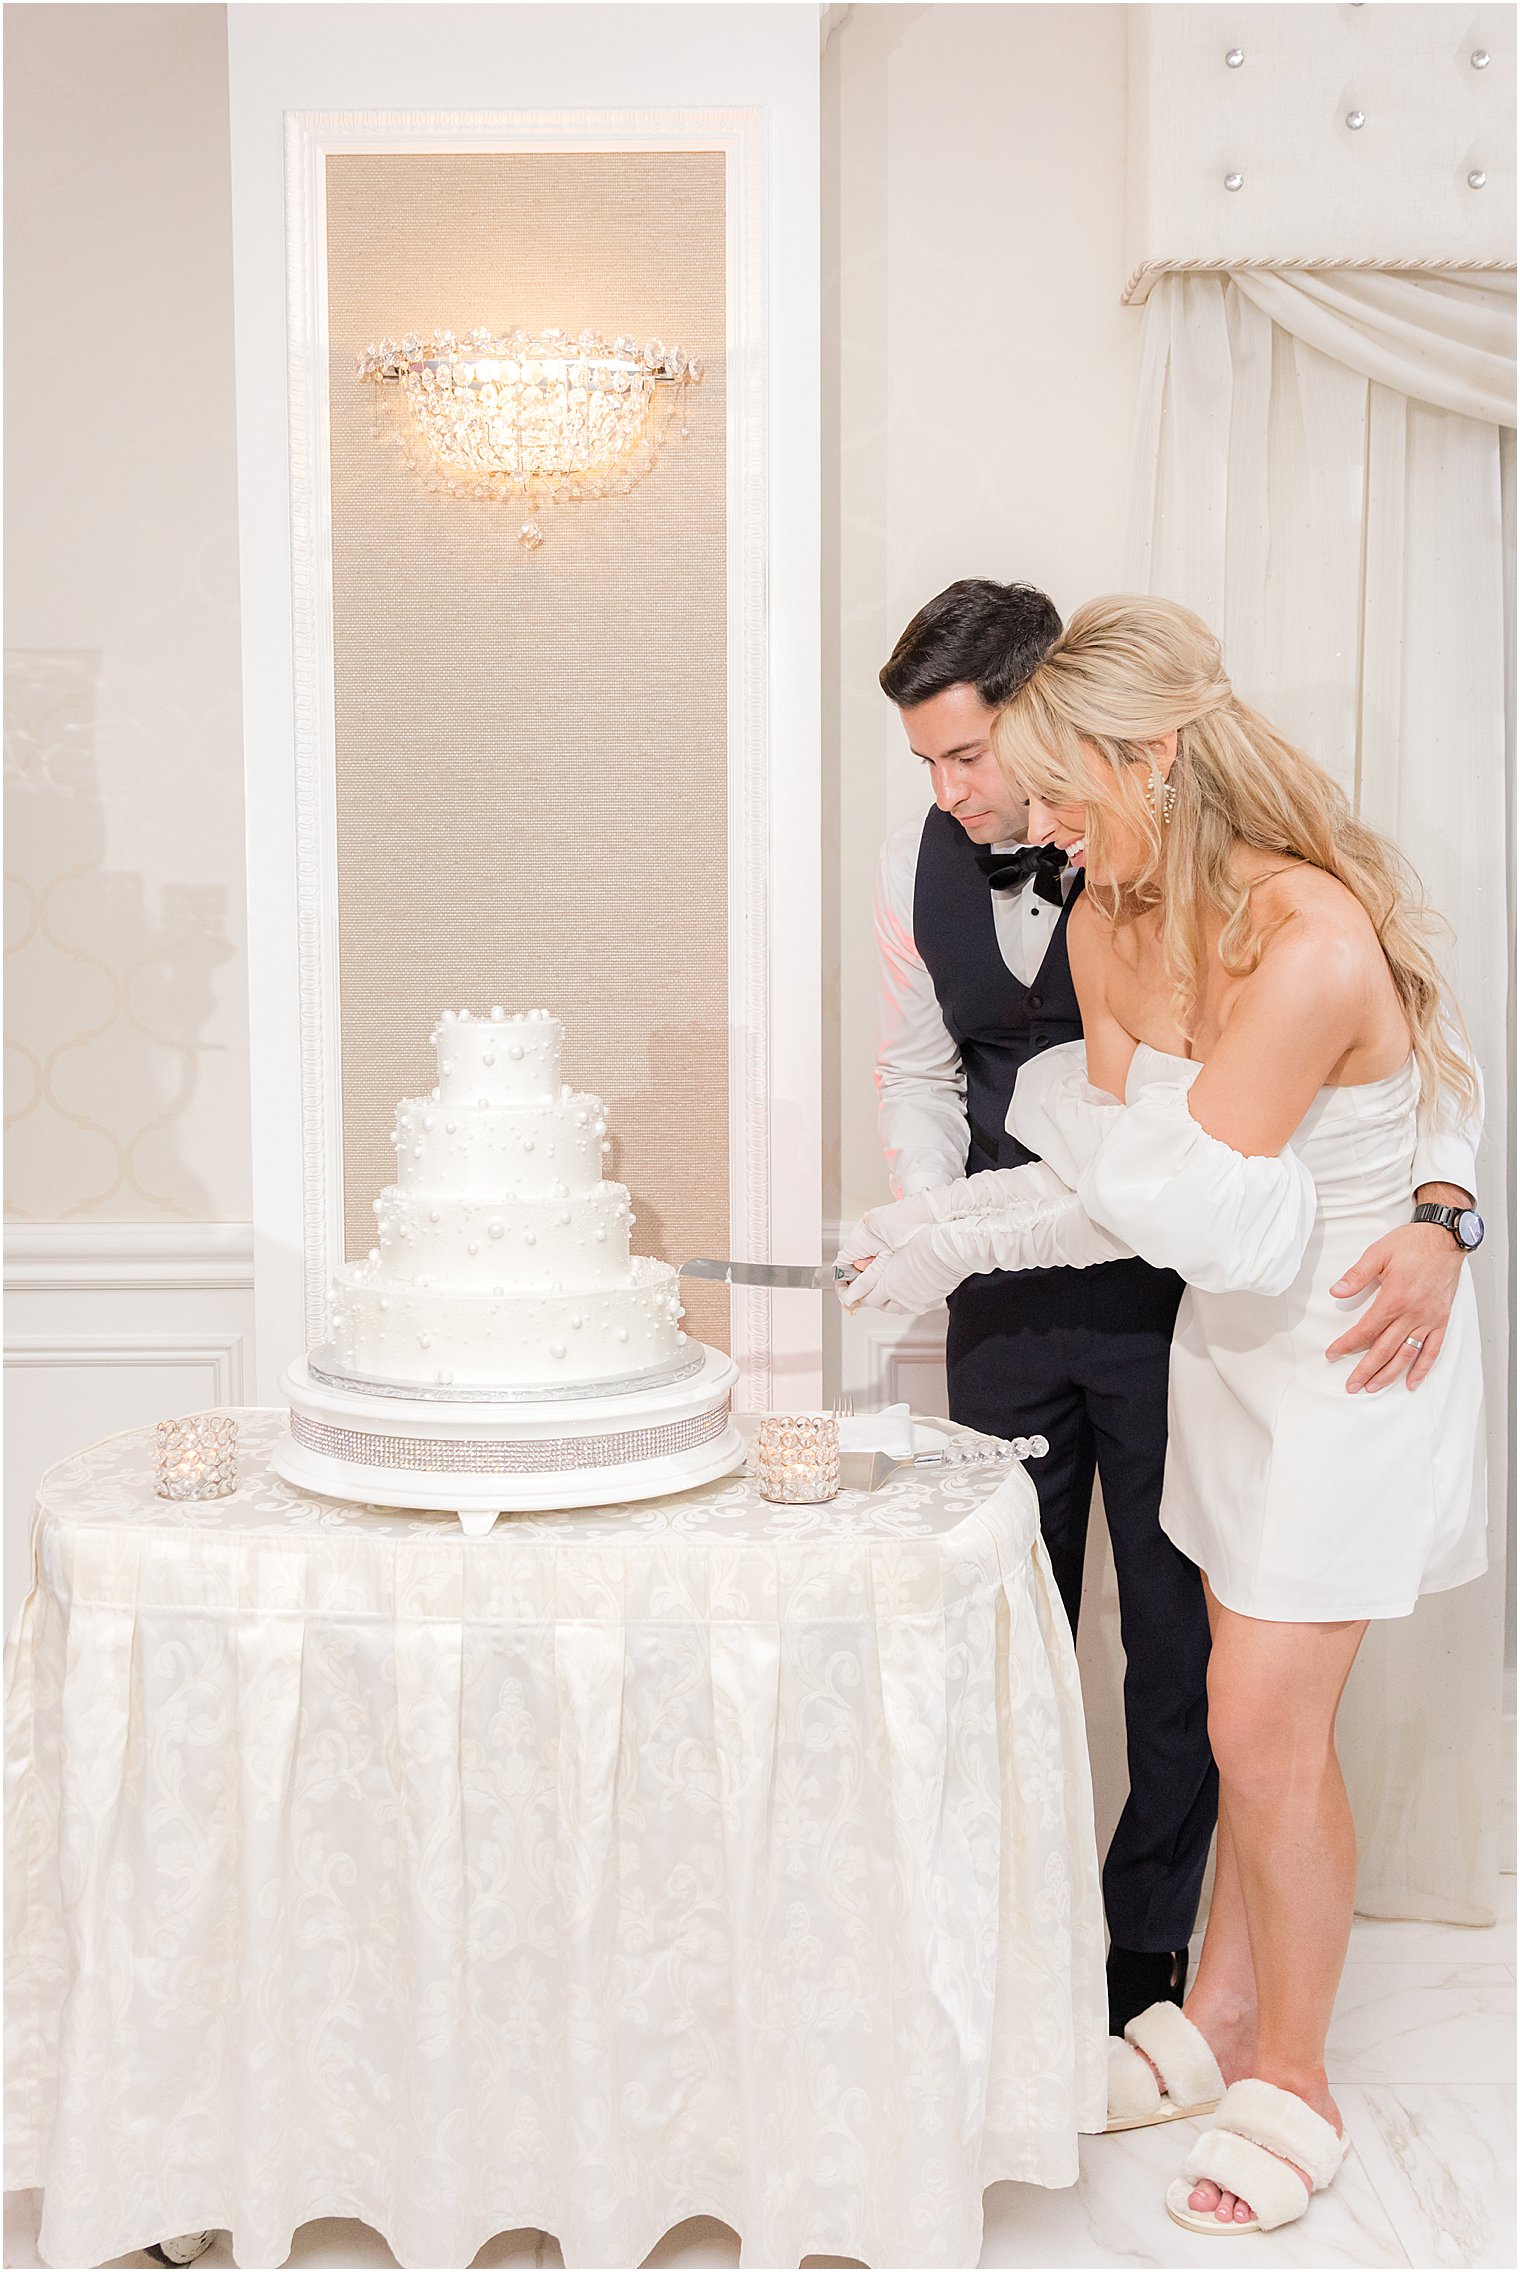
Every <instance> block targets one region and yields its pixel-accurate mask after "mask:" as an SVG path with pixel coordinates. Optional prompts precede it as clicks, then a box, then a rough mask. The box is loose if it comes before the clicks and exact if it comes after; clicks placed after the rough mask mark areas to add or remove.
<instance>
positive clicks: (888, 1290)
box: [843, 1162, 1134, 1314]
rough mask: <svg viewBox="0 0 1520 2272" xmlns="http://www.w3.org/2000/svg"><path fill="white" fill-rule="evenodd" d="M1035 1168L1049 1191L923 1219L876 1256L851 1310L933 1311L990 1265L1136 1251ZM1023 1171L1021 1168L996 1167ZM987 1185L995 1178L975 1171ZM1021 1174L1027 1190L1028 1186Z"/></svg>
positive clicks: (1056, 1264)
mask: <svg viewBox="0 0 1520 2272" xmlns="http://www.w3.org/2000/svg"><path fill="white" fill-rule="evenodd" d="M1035 1164H1036V1166H1037V1167H1039V1168H1040V1174H1039V1177H1038V1179H1037V1180H1038V1181H1039V1182H1040V1183H1042V1184H1043V1185H1045V1186H1046V1187H1047V1190H1048V1196H1046V1197H1043V1198H1030V1199H1021V1200H1018V1201H1015V1202H1014V1204H1013V1205H1011V1206H1003V1207H997V1206H993V1207H988V1208H984V1209H982V1210H981V1212H980V1213H978V1214H975V1215H956V1216H952V1217H951V1219H950V1220H949V1221H948V1222H943V1223H929V1224H925V1225H924V1226H923V1228H922V1229H920V1230H918V1231H915V1232H914V1234H913V1236H912V1237H911V1238H910V1239H909V1240H908V1241H907V1243H906V1245H905V1246H902V1247H900V1248H898V1249H897V1250H896V1251H895V1252H893V1253H891V1254H881V1255H878V1256H877V1258H876V1260H875V1261H874V1262H873V1263H872V1265H871V1268H870V1269H869V1270H868V1271H865V1272H863V1273H862V1274H861V1276H860V1277H859V1278H857V1279H856V1281H855V1283H854V1285H853V1286H850V1287H849V1288H847V1289H846V1291H845V1294H844V1297H843V1298H844V1300H845V1302H846V1305H847V1307H848V1308H850V1309H879V1310H906V1311H908V1312H909V1313H910V1314H916V1313H918V1312H919V1311H922V1310H929V1309H933V1308H934V1307H935V1305H936V1304H937V1303H939V1302H942V1301H943V1300H944V1299H945V1297H946V1295H947V1294H951V1293H953V1292H954V1291H955V1289H956V1287H957V1286H959V1285H960V1284H961V1282H962V1280H963V1279H966V1278H973V1277H976V1276H978V1275H979V1274H980V1273H982V1272H984V1271H988V1270H1086V1269H1089V1268H1090V1267H1091V1266H1092V1265H1093V1264H1094V1263H1099V1262H1118V1261H1122V1260H1123V1259H1124V1258H1125V1257H1126V1256H1127V1255H1131V1254H1133V1252H1134V1249H1133V1247H1129V1246H1126V1245H1125V1244H1124V1242H1123V1240H1122V1239H1118V1238H1115V1237H1114V1236H1113V1234H1112V1233H1111V1232H1109V1231H1106V1230H1104V1229H1103V1227H1102V1225H1101V1224H1099V1223H1095V1222H1094V1221H1093V1219H1092V1217H1091V1216H1090V1215H1089V1214H1088V1212H1087V1210H1086V1208H1085V1207H1084V1206H1083V1205H1082V1202H1081V1200H1080V1199H1079V1198H1078V1197H1077V1195H1076V1193H1075V1192H1073V1191H1068V1190H1067V1189H1066V1188H1065V1186H1064V1185H1063V1184H1062V1183H1061V1181H1060V1178H1059V1177H1058V1176H1055V1175H1053V1174H1052V1173H1051V1171H1050V1170H1049V1169H1048V1168H1044V1167H1043V1166H1042V1165H1041V1163H1038V1162H1036V1163H1035ZM1001 1172H1003V1173H1005V1174H1007V1175H1009V1176H1024V1175H1025V1170H1023V1169H1022V1168H1010V1169H1006V1170H1004V1171H1001ZM970 1180H971V1181H972V1182H974V1183H992V1182H994V1181H995V1180H996V1179H995V1178H994V1177H993V1176H992V1175H990V1174H989V1175H983V1176H973V1177H972V1178H970ZM1029 1180H1034V1179H1026V1183H1025V1186H1024V1188H1026V1189H1027V1188H1028V1181H1029Z"/></svg>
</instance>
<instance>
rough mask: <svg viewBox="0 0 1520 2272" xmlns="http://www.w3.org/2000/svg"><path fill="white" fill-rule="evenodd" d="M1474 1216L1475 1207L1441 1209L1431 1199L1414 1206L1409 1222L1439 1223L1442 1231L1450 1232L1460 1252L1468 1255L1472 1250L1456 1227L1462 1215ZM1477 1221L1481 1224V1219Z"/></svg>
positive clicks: (1423, 1200) (1475, 1212)
mask: <svg viewBox="0 0 1520 2272" xmlns="http://www.w3.org/2000/svg"><path fill="white" fill-rule="evenodd" d="M1476 1214H1477V1209H1476V1208H1475V1207H1441V1206H1438V1205H1437V1204H1436V1202H1435V1201H1434V1200H1432V1199H1422V1200H1421V1201H1420V1202H1419V1204H1418V1205H1417V1206H1416V1208H1415V1211H1414V1214H1413V1215H1412V1217H1411V1218H1410V1220H1411V1221H1412V1222H1416V1223H1439V1224H1440V1226H1441V1228H1442V1230H1443V1231H1450V1233H1451V1235H1452V1237H1453V1238H1454V1239H1455V1240H1456V1242H1457V1244H1458V1246H1459V1247H1460V1248H1461V1249H1462V1252H1463V1253H1464V1254H1468V1253H1470V1252H1471V1251H1472V1249H1471V1247H1470V1246H1469V1244H1468V1242H1467V1240H1466V1239H1464V1238H1463V1236H1462V1233H1461V1231H1460V1230H1459V1228H1458V1225H1459V1224H1460V1222H1461V1220H1462V1217H1463V1216H1464V1215H1476ZM1478 1219H1479V1221H1480V1223H1481V1221H1482V1217H1481V1216H1479V1218H1478Z"/></svg>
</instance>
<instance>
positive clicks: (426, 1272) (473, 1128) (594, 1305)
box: [331, 1009, 686, 1396]
mask: <svg viewBox="0 0 1520 2272" xmlns="http://www.w3.org/2000/svg"><path fill="white" fill-rule="evenodd" d="M431 1038H432V1041H433V1045H434V1047H435V1048H436V1050H437V1052H438V1086H437V1087H436V1088H435V1089H434V1091H433V1093H432V1095H431V1096H430V1097H426V1098H411V1097H407V1098H403V1100H402V1101H401V1103H400V1104H399V1105H398V1106H397V1107H396V1125H395V1129H394V1132H393V1134H392V1137H391V1141H392V1143H393V1144H394V1145H395V1147H396V1180H395V1182H394V1183H393V1184H388V1185H387V1186H386V1188H385V1190H384V1191H382V1192H381V1194H380V1196H379V1198H378V1199H377V1200H376V1201H375V1216H376V1220H377V1223H378V1227H379V1242H380V1243H379V1245H378V1246H376V1247H374V1248H372V1249H371V1251H370V1255H369V1259H368V1260H367V1261H365V1262H356V1263H347V1264H345V1265H344V1267H343V1268H342V1269H341V1270H340V1271H339V1272H338V1274H337V1276H336V1278H335V1279H334V1281H333V1309H332V1348H331V1354H332V1357H333V1358H334V1359H335V1360H336V1362H337V1364H338V1365H339V1366H340V1367H342V1368H343V1370H345V1371H347V1372H350V1373H353V1374H355V1375H358V1376H360V1377H362V1378H366V1379H370V1380H375V1381H383V1382H388V1383H394V1384H396V1385H397V1386H402V1385H407V1386H410V1385H413V1384H415V1385H416V1386H418V1387H423V1386H425V1385H426V1386H431V1387H435V1388H445V1389H447V1388H450V1387H457V1388H467V1387H471V1386H480V1387H490V1388H496V1389H499V1390H503V1391H514V1392H520V1391H522V1390H524V1389H535V1388H536V1389H541V1390H542V1391H543V1393H544V1395H545V1396H553V1395H554V1394H555V1393H556V1391H559V1390H563V1389H565V1388H567V1387H577V1388H582V1387H584V1385H585V1384H587V1383H594V1382H599V1381H606V1382H613V1381H625V1380H632V1379H636V1378H637V1377H638V1376H640V1375H645V1374H649V1373H650V1372H652V1371H653V1370H655V1369H656V1368H665V1367H668V1366H669V1365H670V1364H671V1363H672V1362H674V1361H677V1360H679V1358H680V1356H681V1354H682V1351H683V1347H684V1345H685V1342H686V1336H685V1334H684V1333H683V1332H682V1331H681V1329H680V1320H681V1316H682V1309H681V1303H680V1299H679V1297H678V1294H677V1291H676V1273H675V1271H674V1270H673V1269H672V1268H671V1267H670V1265H669V1264H668V1263H665V1262H656V1261H654V1260H653V1259H652V1258H650V1257H649V1256H647V1255H634V1254H630V1252H629V1231H630V1229H631V1227H632V1224H633V1220H634V1218H633V1213H632V1210H631V1208H630V1206H629V1200H628V1193H627V1191H626V1190H625V1189H624V1187H623V1185H622V1184H620V1183H609V1182H606V1181H604V1180H603V1176H602V1161H603V1158H604V1156H605V1154H606V1153H607V1152H608V1151H609V1150H610V1149H611V1147H610V1145H609V1143H608V1141H607V1116H606V1112H605V1110H604V1109H603V1106H602V1103H601V1100H600V1098H598V1097H594V1096H588V1095H585V1094H581V1093H578V1092H577V1091H575V1090H573V1089H571V1088H569V1087H568V1086H567V1085H566V1084H565V1082H564V1081H562V1080H561V1078H560V1049H561V1045H562V1043H563V1040H564V1029H563V1027H562V1026H561V1025H560V1022H559V1020H558V1019H557V1018H553V1017H551V1016H550V1015H549V1013H548V1011H547V1010H530V1011H528V1012H527V1013H526V1015H521V1014H518V1015H513V1016H510V1017H509V1016H508V1015H507V1013H506V1012H505V1011H504V1010H501V1009H493V1010H492V1011H491V1013H490V1015H489V1017H484V1018H477V1017H473V1016H472V1015H471V1013H470V1012H469V1011H468V1010H461V1011H459V1012H458V1013H457V1014H456V1013H455V1012H454V1011H453V1010H445V1011H444V1013H443V1016H442V1018H441V1019H440V1020H439V1023H438V1025H437V1026H436V1027H435V1028H434V1030H433V1034H432V1036H431Z"/></svg>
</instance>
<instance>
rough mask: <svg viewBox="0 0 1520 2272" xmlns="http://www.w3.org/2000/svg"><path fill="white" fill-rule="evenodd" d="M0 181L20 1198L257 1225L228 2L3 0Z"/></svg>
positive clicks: (14, 1127) (14, 1169) (12, 1131)
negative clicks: (1, 161) (6, 2)
mask: <svg viewBox="0 0 1520 2272" xmlns="http://www.w3.org/2000/svg"><path fill="white" fill-rule="evenodd" d="M5 202H6V271H5V314H6V343H7V350H8V352H7V356H6V400H5V408H6V452H5V459H6V463H5V475H6V487H5V541H6V569H7V575H6V595H5V596H6V618H5V644H6V658H5V660H6V717H7V746H6V791H7V824H8V827H7V849H6V865H7V889H8V895H9V904H8V909H7V926H8V928H7V938H6V947H7V956H8V986H7V1002H6V1088H7V1097H6V1114H7V1119H8V1122H9V1133H8V1141H7V1213H8V1215H10V1216H12V1217H18V1216H19V1217H20V1218H22V1219H23V1220H26V1221H32V1222H56V1221H59V1220H62V1219H65V1218H68V1219H79V1218H89V1219H92V1220H106V1221H117V1222H162V1221H181V1222H185V1221H189V1222H219V1221H220V1222H229V1221H237V1222H242V1221H246V1220H247V1217H248V1211H249V1178H248V1016H247V984H248V974H247V967H246V961H245V956H244V946H243V941H244V919H243V907H244V890H243V797H242V727H241V719H240V716H239V692H240V689H239V665H238V577H237V497H236V463H235V445H234V433H233V393H232V226H231V201H230V180H229V167H228V149H227V35H226V11H225V10H224V9H222V8H214V7H195V6H188V7H119V8H117V7H64V8H60V7H8V8H7V9H6V11H5ZM12 926H14V929H12Z"/></svg>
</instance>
